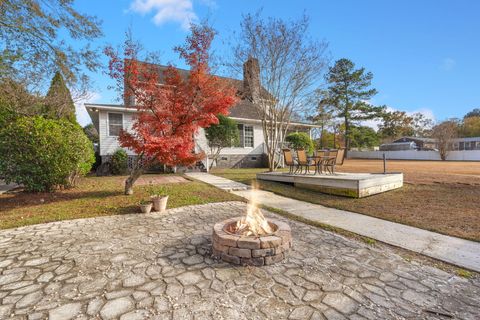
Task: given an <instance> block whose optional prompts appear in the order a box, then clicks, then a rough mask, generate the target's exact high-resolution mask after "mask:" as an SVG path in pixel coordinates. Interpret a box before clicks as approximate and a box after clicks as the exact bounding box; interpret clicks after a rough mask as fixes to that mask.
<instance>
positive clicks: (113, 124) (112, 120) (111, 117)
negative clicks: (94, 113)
mask: <svg viewBox="0 0 480 320" xmlns="http://www.w3.org/2000/svg"><path fill="white" fill-rule="evenodd" d="M122 129H123V114H121V113H109V114H108V135H109V136H111V137H118V136H119V135H120V131H121V130H122Z"/></svg>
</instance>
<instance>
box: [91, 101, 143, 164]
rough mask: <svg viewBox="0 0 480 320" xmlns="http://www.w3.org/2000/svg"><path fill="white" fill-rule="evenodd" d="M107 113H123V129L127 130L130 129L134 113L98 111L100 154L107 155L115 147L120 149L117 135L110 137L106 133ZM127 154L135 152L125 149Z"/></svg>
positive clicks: (111, 152) (110, 153) (113, 150)
mask: <svg viewBox="0 0 480 320" xmlns="http://www.w3.org/2000/svg"><path fill="white" fill-rule="evenodd" d="M108 113H121V114H123V129H124V130H127V131H131V130H132V123H133V117H134V114H133V113H130V112H122V111H121V110H120V111H100V112H99V115H98V116H99V121H98V127H99V132H98V134H99V137H100V155H101V156H108V155H112V154H113V153H114V152H115V151H116V150H117V149H120V148H121V147H120V143H119V141H118V137H111V136H109V135H108ZM125 151H126V152H127V154H128V155H132V156H133V155H135V153H134V152H133V151H131V150H129V149H125Z"/></svg>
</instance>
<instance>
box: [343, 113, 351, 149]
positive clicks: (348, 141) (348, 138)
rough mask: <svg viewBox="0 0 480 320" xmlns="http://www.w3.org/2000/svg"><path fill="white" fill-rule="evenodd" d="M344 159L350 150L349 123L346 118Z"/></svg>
mask: <svg viewBox="0 0 480 320" xmlns="http://www.w3.org/2000/svg"><path fill="white" fill-rule="evenodd" d="M344 141H345V157H347V153H348V150H349V149H350V123H348V118H347V117H345V139H344Z"/></svg>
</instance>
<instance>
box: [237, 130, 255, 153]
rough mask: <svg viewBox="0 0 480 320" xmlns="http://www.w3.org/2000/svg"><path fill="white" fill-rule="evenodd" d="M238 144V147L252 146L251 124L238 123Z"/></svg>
mask: <svg viewBox="0 0 480 320" xmlns="http://www.w3.org/2000/svg"><path fill="white" fill-rule="evenodd" d="M238 133H239V136H240V137H239V139H238V145H237V147H240V148H253V146H254V142H253V126H247V125H245V124H239V125H238Z"/></svg>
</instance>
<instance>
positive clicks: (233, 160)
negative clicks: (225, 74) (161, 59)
mask: <svg viewBox="0 0 480 320" xmlns="http://www.w3.org/2000/svg"><path fill="white" fill-rule="evenodd" d="M158 67H159V68H163V66H158ZM247 69H248V67H247V63H246V64H245V68H244V80H243V81H241V80H236V79H229V80H231V81H232V83H233V84H234V85H235V87H236V88H237V90H238V92H237V94H238V96H239V97H241V100H240V101H239V102H238V103H237V104H236V105H235V106H233V107H232V108H231V109H230V114H229V117H230V118H232V119H234V120H236V122H237V123H238V128H239V132H240V139H239V140H240V146H238V147H231V148H225V149H223V150H222V152H221V154H220V157H219V159H218V162H217V163H216V166H218V167H263V166H265V165H266V155H265V149H264V141H265V140H264V135H263V130H262V124H261V120H259V116H258V112H257V109H256V107H255V105H253V104H252V103H251V102H250V100H251V99H249V92H248V91H249V90H248V89H246V88H248V87H249V84H248V81H249V79H248V74H251V73H250V70H247ZM180 71H181V72H187V73H188V71H186V70H180ZM133 104H134V103H126V104H125V105H113V104H91V103H86V104H85V108H86V109H87V111H88V114H89V115H90V117H91V119H92V122H93V125H94V126H95V128H96V129H97V131H98V134H99V153H100V156H101V157H102V162H104V161H108V158H109V157H110V156H111V155H112V154H113V153H114V152H115V151H116V150H117V149H118V148H120V145H119V142H118V135H119V133H120V130H121V129H123V130H131V128H132V123H133V121H134V118H135V114H136V112H137V109H136V108H135V107H134V106H133ZM315 127H317V126H315V125H312V124H308V123H300V122H293V123H291V124H290V127H289V128H290V131H302V132H307V133H311V129H312V128H315ZM196 148H197V150H196V151H204V152H205V153H206V154H209V148H208V141H207V139H206V137H205V132H204V130H203V129H201V130H200V131H199V133H198V135H197V137H196ZM126 151H127V154H128V155H129V158H130V161H131V159H133V158H134V157H135V154H134V153H133V152H132V151H130V150H126ZM208 162H209V160H208V159H204V160H203V161H202V163H203V167H205V168H208Z"/></svg>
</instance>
